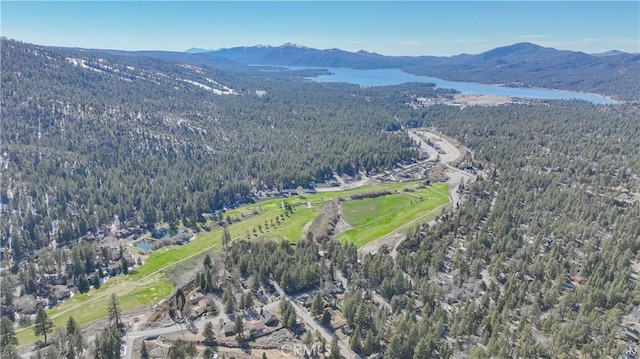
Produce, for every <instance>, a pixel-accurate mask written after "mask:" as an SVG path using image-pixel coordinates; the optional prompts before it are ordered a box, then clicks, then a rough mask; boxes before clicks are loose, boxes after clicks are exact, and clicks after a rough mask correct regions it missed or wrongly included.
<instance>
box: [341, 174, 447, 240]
mask: <svg viewBox="0 0 640 359" xmlns="http://www.w3.org/2000/svg"><path fill="white" fill-rule="evenodd" d="M420 197H421V198H422V199H420ZM448 203H449V197H448V194H447V187H446V185H443V184H436V185H433V186H431V187H429V188H424V189H419V190H416V191H414V192H410V194H409V193H402V194H401V193H397V194H390V195H386V196H382V197H377V198H366V199H361V200H353V201H345V202H343V203H342V208H343V215H344V219H345V221H347V222H348V223H349V224H351V225H353V226H354V228H352V229H350V230H348V231H346V232H344V233H342V234H340V235H339V236H338V240H340V241H346V242H353V243H354V244H355V245H356V246H357V247H358V248H360V247H362V246H364V245H366V244H367V243H369V242H371V241H374V240H376V239H378V238H381V237H384V236H386V235H388V234H390V233H393V232H395V231H396V230H398V229H400V228H402V227H404V226H406V225H407V224H409V223H412V222H413V221H415V220H418V219H424V220H427V219H429V218H432V217H434V216H436V215H437V214H438V212H437V211H435V209H438V208H441V207H444V206H445V205H447V204H448Z"/></svg>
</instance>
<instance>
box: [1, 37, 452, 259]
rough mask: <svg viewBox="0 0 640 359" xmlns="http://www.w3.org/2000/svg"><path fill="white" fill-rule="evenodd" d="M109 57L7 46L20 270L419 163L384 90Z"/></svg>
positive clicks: (10, 167) (7, 165) (10, 229)
mask: <svg viewBox="0 0 640 359" xmlns="http://www.w3.org/2000/svg"><path fill="white" fill-rule="evenodd" d="M102 55H103V56H102ZM102 55H101V57H100V58H99V59H97V58H95V57H85V55H84V54H83V51H80V50H61V49H53V48H44V47H39V46H34V45H29V44H24V43H19V42H15V41H10V40H3V41H2V56H3V59H2V67H3V71H2V85H3V92H2V95H3V103H4V106H3V107H2V111H3V112H2V118H3V129H4V130H3V131H2V135H1V136H2V167H3V169H4V170H3V171H2V176H3V177H2V191H1V193H2V203H3V212H4V213H5V219H6V220H5V221H3V223H2V229H1V230H2V236H1V237H2V239H3V245H6V244H7V243H6V242H7V240H8V239H9V238H11V239H12V240H13V245H12V248H13V250H14V252H13V255H14V257H16V258H21V257H22V255H23V254H24V253H26V252H27V251H28V250H30V249H37V248H40V247H43V246H47V245H48V244H49V243H50V241H51V240H56V241H58V242H59V243H65V242H68V241H71V240H74V239H76V238H78V237H80V236H83V235H85V234H87V232H91V233H96V232H97V231H98V230H99V229H101V228H102V227H104V226H106V225H109V224H110V223H112V222H113V220H114V216H118V218H119V220H120V221H132V222H135V223H139V224H141V225H153V224H155V223H157V222H177V221H179V220H183V219H190V220H198V219H202V214H203V213H209V212H213V211H215V210H217V209H220V208H222V207H224V206H227V207H229V206H234V205H236V204H238V203H243V202H246V201H248V200H249V199H248V197H247V195H248V194H250V193H251V191H256V190H262V189H266V188H296V187H297V186H299V185H302V186H308V185H309V184H310V183H312V182H314V181H320V182H321V181H324V180H325V179H327V178H330V177H331V176H332V173H333V171H336V172H339V173H343V172H347V171H357V170H359V169H367V170H371V169H374V168H379V167H392V166H393V165H395V164H396V163H398V162H401V161H410V160H411V159H412V158H414V157H415V156H416V152H415V150H414V149H412V147H411V146H412V143H411V141H410V140H409V137H408V136H407V135H406V134H403V133H399V132H394V131H390V130H394V129H397V128H399V126H398V124H397V122H396V121H395V120H394V117H393V113H392V112H391V111H390V110H389V109H388V108H387V107H386V106H385V102H384V100H385V99H386V98H387V97H386V94H384V93H380V92H379V91H375V90H366V89H360V88H359V87H357V86H347V85H340V84H316V83H310V82H308V81H302V80H300V79H299V78H297V77H295V76H292V75H291V76H290V77H288V76H286V75H282V74H270V75H269V76H266V75H262V74H261V73H260V72H255V73H250V74H246V73H230V72H222V71H219V70H214V69H208V68H198V67H194V66H190V65H181V64H175V63H168V62H163V61H158V60H152V59H148V58H135V57H118V56H112V55H109V54H107V53H104V54H102ZM188 81H192V82H194V83H197V84H199V85H200V86H198V85H193V84H192V83H189V82H188ZM197 81H199V82H197ZM205 83H206V84H209V85H211V86H213V87H216V86H217V88H216V89H213V88H205V87H208V86H207V85H204V84H205ZM203 86H205V87H203ZM218 88H220V89H222V90H218ZM225 88H230V89H232V90H233V91H227V90H225ZM423 89H424V90H423V91H424V92H426V93H431V94H432V95H433V94H436V93H437V92H443V93H446V92H447V91H443V90H438V91H436V90H434V89H433V87H424V86H423ZM213 90H217V91H226V92H224V93H226V94H222V95H221V94H217V93H215V92H213Z"/></svg>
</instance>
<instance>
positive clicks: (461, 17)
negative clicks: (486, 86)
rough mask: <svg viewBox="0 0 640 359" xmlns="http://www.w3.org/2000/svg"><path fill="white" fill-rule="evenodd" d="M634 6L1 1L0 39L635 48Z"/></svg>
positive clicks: (447, 51) (637, 19) (425, 48)
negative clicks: (524, 44) (530, 45)
mask: <svg viewBox="0 0 640 359" xmlns="http://www.w3.org/2000/svg"><path fill="white" fill-rule="evenodd" d="M639 13H640V3H639V2H482V1H480V2H400V3H397V2H394V3H390V2H340V3H336V2H268V1H267V2H108V3H107V2H12V1H8V2H6V1H3V2H2V13H1V16H2V25H1V26H2V35H3V36H6V37H7V38H12V39H16V40H19V41H24V42H29V43H34V44H39V45H45V46H60V47H80V48H96V49H118V50H129V51H139V50H160V51H179V52H182V51H186V50H187V49H190V48H203V49H220V48H230V47H236V46H255V45H258V44H262V45H269V46H280V45H282V44H284V43H287V42H291V43H296V44H300V45H303V46H306V47H311V48H316V49H329V48H339V49H343V50H346V51H351V52H357V51H359V50H365V51H368V52H375V53H379V54H383V55H390V56H399V55H408V56H420V55H433V56H451V55H458V54H462V53H467V54H477V53H481V52H484V51H487V50H490V49H493V48H496V47H502V46H508V45H512V44H514V43H520V42H532V43H535V44H537V45H540V46H543V47H552V48H555V49H559V50H571V51H582V52H585V53H603V52H607V51H610V50H618V51H623V52H628V53H638V52H640V34H639V31H638V29H640V16H638V14H639Z"/></svg>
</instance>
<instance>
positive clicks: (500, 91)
mask: <svg viewBox="0 0 640 359" xmlns="http://www.w3.org/2000/svg"><path fill="white" fill-rule="evenodd" d="M287 67H288V68H290V69H305V68H306V69H308V68H319V69H322V68H325V69H327V70H329V71H330V72H331V75H322V76H317V77H309V79H311V80H314V81H319V82H346V83H351V84H357V85H362V86H388V85H399V84H402V83H407V82H429V83H434V84H435V85H436V87H441V88H451V89H454V90H457V91H460V92H462V93H469V94H476V95H502V96H511V97H521V98H531V99H543V100H571V99H578V100H585V101H589V102H592V103H595V104H604V105H610V104H616V103H618V102H617V101H615V100H611V99H609V98H606V97H603V96H598V95H593V94H587V93H581V92H572V91H562V90H551V89H543V88H524V87H506V86H500V85H486V84H480V83H475V82H459V81H445V80H441V79H438V78H435V77H427V76H417V75H412V74H409V73H406V72H403V71H400V70H397V69H381V70H355V69H351V68H346V67H313V66H295V67H293V66H287Z"/></svg>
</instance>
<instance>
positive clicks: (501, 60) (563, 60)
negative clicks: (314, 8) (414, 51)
mask: <svg viewBox="0 0 640 359" xmlns="http://www.w3.org/2000/svg"><path fill="white" fill-rule="evenodd" d="M190 52H195V50H194V49H191V50H190ZM203 54H206V55H209V56H215V57H216V58H225V59H228V60H231V61H234V62H236V63H240V64H245V65H283V66H319V67H349V68H354V69H380V68H398V69H402V70H404V71H406V72H409V73H413V74H416V75H424V76H432V77H438V78H442V79H445V80H457V81H472V82H481V83H491V84H495V83H501V84H506V85H510V86H524V87H545V88H555V89H564V90H574V91H583V92H593V93H600V94H605V95H609V96H614V97H616V98H619V99H623V100H636V99H638V98H640V80H639V79H640V54H629V53H625V52H621V51H609V52H606V53H602V54H586V53H583V52H575V51H565V50H556V49H553V48H547V47H542V46H538V45H535V44H532V43H527V42H525V43H517V44H513V45H510V46H505V47H499V48H495V49H493V50H490V51H487V52H484V53H481V54H476V55H468V54H461V55H456V56H450V57H438V56H385V55H381V54H377V53H372V52H367V51H363V50H361V51H358V52H349V51H344V50H340V49H326V50H319V49H313V48H308V47H304V46H300V45H296V44H291V43H287V44H284V45H282V46H264V45H258V46H251V47H233V48H227V49H219V50H214V51H207V52H204V53H199V54H197V55H199V56H204V55H203Z"/></svg>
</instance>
